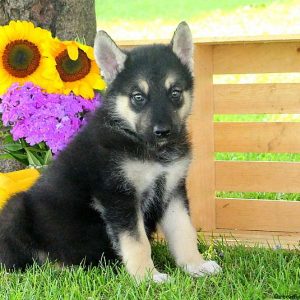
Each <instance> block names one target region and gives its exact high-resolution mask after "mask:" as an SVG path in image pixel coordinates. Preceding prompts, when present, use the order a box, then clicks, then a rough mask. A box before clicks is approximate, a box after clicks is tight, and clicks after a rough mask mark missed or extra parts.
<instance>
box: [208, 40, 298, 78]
mask: <svg viewBox="0 0 300 300" xmlns="http://www.w3.org/2000/svg"><path fill="white" fill-rule="evenodd" d="M299 62H300V42H293V43H254V44H242V45H238V44H237V45H234V44H232V45H215V46H214V51H213V70H214V74H245V73H247V74H248V73H282V72H299V71H300V63H299Z"/></svg>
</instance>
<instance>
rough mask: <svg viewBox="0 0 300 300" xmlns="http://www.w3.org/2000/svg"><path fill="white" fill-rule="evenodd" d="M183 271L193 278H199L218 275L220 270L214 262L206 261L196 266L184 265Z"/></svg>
mask: <svg viewBox="0 0 300 300" xmlns="http://www.w3.org/2000/svg"><path fill="white" fill-rule="evenodd" d="M185 271H186V272H188V273H189V274H190V275H192V276H194V277H201V276H208V275H214V274H218V273H220V272H221V271H222V269H221V267H220V266H219V265H218V264H217V263H216V262H215V261H213V260H208V261H205V262H204V263H202V264H198V265H186V266H185Z"/></svg>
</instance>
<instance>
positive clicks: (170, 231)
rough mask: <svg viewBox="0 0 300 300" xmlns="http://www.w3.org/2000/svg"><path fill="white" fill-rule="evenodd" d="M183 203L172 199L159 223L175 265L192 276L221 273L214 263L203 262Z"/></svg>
mask: <svg viewBox="0 0 300 300" xmlns="http://www.w3.org/2000/svg"><path fill="white" fill-rule="evenodd" d="M184 202H185V199H184V198H181V197H180V196H178V197H177V198H173V199H172V200H171V201H170V203H169V205H168V207H167V209H166V211H165V213H164V216H163V218H162V220H161V222H160V226H161V228H162V231H163V233H164V235H165V237H166V240H167V242H168V244H169V247H170V250H171V253H172V254H173V256H174V258H175V261H176V263H177V265H178V266H180V267H182V268H183V269H184V270H185V271H186V272H188V273H190V274H191V275H192V276H205V275H209V274H216V273H218V272H220V271H221V268H220V266H219V265H218V264H217V263H216V262H214V261H205V260H204V258H203V257H202V255H201V254H200V253H199V251H198V247H197V233H196V230H195V229H194V227H193V225H192V223H191V220H190V216H189V214H188V210H187V208H186V206H185V205H184Z"/></svg>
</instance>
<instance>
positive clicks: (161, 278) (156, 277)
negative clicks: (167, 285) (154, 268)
mask: <svg viewBox="0 0 300 300" xmlns="http://www.w3.org/2000/svg"><path fill="white" fill-rule="evenodd" d="M152 279H153V281H154V282H156V283H163V282H166V281H168V280H169V279H170V277H169V275H168V274H165V273H156V274H153V276H152Z"/></svg>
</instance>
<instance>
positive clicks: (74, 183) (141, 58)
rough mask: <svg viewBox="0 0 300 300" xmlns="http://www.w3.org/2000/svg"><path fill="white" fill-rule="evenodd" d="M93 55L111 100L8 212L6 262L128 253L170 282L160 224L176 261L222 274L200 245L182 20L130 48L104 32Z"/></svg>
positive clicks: (132, 264) (186, 34)
mask: <svg viewBox="0 0 300 300" xmlns="http://www.w3.org/2000/svg"><path fill="white" fill-rule="evenodd" d="M95 57H96V61H97V63H98V65H99V66H100V68H101V70H102V74H103V76H104V78H105V80H106V81H107V83H108V89H107V91H106V95H105V99H104V103H103V106H102V107H101V108H100V109H98V110H97V111H96V112H95V114H94V116H93V117H92V118H91V120H90V122H89V123H88V125H86V126H85V127H84V129H83V130H82V131H81V132H80V133H79V134H78V135H77V136H76V138H75V139H74V140H73V141H72V142H71V143H70V144H69V146H68V147H67V148H66V149H65V150H64V151H62V152H61V153H60V154H59V155H58V157H57V158H56V159H55V161H54V162H53V164H52V165H51V166H49V168H48V169H47V170H46V171H45V172H44V173H43V175H42V176H41V178H40V179H39V180H38V181H37V183H36V184H35V185H34V186H33V187H32V188H31V189H30V190H28V191H26V192H23V193H20V194H17V195H16V196H14V197H12V198H11V199H10V200H9V201H8V203H7V205H6V206H5V207H4V209H3V210H2V211H1V214H0V263H1V264H2V265H4V266H5V267H6V268H8V269H13V268H21V269H23V268H25V267H26V266H28V265H30V264H32V263H33V261H37V262H38V263H43V262H44V260H45V258H49V259H50V260H52V261H57V262H59V263H62V264H64V265H73V264H80V263H82V262H83V261H84V263H85V264H87V265H97V264H98V263H99V261H100V260H101V259H102V258H103V257H105V258H106V259H114V258H120V259H121V260H122V261H123V263H124V264H125V266H126V269H127V270H128V272H129V273H130V274H131V275H132V276H134V277H135V278H137V279H138V280H141V279H143V278H145V276H146V275H147V274H148V275H149V274H150V276H152V278H153V280H154V281H158V282H160V281H164V280H166V279H167V275H166V274H162V273H160V272H159V271H158V270H157V269H156V268H155V266H154V263H153V261H152V258H151V248H150V243H149V238H150V236H151V234H152V233H153V232H154V231H155V230H156V228H157V226H159V227H160V228H161V230H162V232H163V233H164V235H165V238H166V240H167V242H168V245H169V247H170V250H171V253H172V254H173V256H174V258H175V261H176V263H177V265H178V266H180V267H182V268H183V269H184V270H185V271H186V272H188V273H190V274H191V275H193V276H202V275H207V274H214V273H218V272H219V271H220V270H221V269H220V267H219V266H218V264H217V263H216V262H214V261H205V260H204V259H203V257H202V256H201V254H200V253H199V252H198V249H197V234H196V231H195V229H194V228H193V226H192V224H191V220H190V216H189V208H188V200H187V196H186V187H185V178H186V174H187V169H188V166H189V163H190V160H191V153H190V145H189V140H188V134H187V129H186V119H187V117H188V115H189V113H190V110H191V106H192V98H193V96H192V95H193V78H192V70H193V43H192V36H191V32H190V29H189V27H188V25H187V24H186V23H185V22H182V23H180V24H179V26H178V28H177V30H176V31H175V33H174V36H173V39H172V41H171V43H170V44H169V45H151V46H144V47H138V48H134V49H132V50H131V51H123V50H121V49H120V48H118V47H117V45H116V44H115V43H114V42H113V40H112V39H111V38H110V37H109V36H108V35H107V34H106V33H105V32H104V31H99V32H98V33H97V36H96V40H95Z"/></svg>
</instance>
